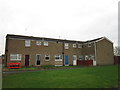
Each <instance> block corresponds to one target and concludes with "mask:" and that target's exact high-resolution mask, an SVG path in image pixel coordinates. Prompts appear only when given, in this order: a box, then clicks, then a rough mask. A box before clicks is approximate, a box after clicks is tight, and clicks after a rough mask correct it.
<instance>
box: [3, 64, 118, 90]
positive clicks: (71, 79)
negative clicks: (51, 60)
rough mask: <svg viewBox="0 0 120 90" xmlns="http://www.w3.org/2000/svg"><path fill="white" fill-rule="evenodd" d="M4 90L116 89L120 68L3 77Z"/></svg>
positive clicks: (27, 73)
mask: <svg viewBox="0 0 120 90" xmlns="http://www.w3.org/2000/svg"><path fill="white" fill-rule="evenodd" d="M2 85H3V88H116V87H118V66H117V65H116V66H97V67H83V68H79V69H65V70H48V71H38V72H24V73H17V74H12V75H5V76H4V75H3V84H2Z"/></svg>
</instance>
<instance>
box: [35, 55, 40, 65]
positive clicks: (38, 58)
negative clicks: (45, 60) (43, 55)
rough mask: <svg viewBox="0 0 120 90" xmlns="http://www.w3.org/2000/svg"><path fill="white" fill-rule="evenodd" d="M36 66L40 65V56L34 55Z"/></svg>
mask: <svg viewBox="0 0 120 90" xmlns="http://www.w3.org/2000/svg"><path fill="white" fill-rule="evenodd" d="M36 65H40V54H36Z"/></svg>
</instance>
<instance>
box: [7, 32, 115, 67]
mask: <svg viewBox="0 0 120 90" xmlns="http://www.w3.org/2000/svg"><path fill="white" fill-rule="evenodd" d="M76 60H80V61H82V60H93V65H112V64H114V55H113V43H112V42H111V41H110V40H108V39H107V38H106V37H101V38H98V39H94V40H89V41H75V40H63V39H53V38H44V37H32V36H22V35H12V34H7V36H6V48H5V64H6V65H7V64H8V63H9V62H21V63H22V66H42V65H55V66H63V65H65V66H68V65H76Z"/></svg>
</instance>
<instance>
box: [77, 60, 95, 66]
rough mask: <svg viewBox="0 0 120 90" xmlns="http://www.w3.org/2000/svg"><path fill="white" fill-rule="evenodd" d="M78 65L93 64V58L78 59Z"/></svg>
mask: <svg viewBox="0 0 120 90" xmlns="http://www.w3.org/2000/svg"><path fill="white" fill-rule="evenodd" d="M77 65H78V66H93V60H77Z"/></svg>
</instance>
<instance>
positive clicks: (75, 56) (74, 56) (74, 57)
mask: <svg viewBox="0 0 120 90" xmlns="http://www.w3.org/2000/svg"><path fill="white" fill-rule="evenodd" d="M73 65H74V66H75V65H77V55H73Z"/></svg>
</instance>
